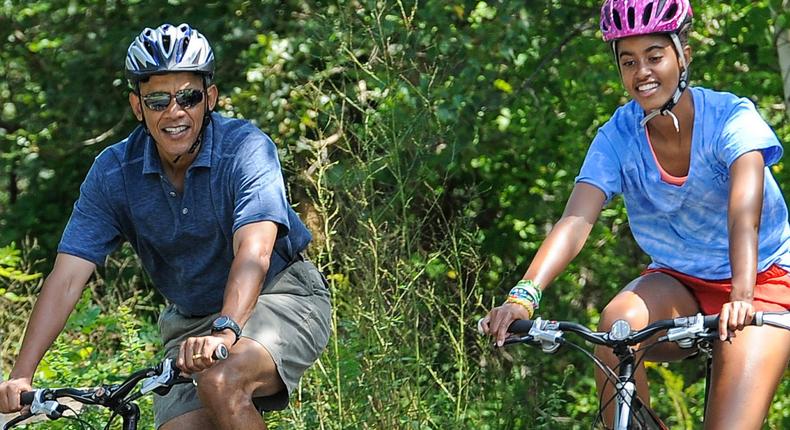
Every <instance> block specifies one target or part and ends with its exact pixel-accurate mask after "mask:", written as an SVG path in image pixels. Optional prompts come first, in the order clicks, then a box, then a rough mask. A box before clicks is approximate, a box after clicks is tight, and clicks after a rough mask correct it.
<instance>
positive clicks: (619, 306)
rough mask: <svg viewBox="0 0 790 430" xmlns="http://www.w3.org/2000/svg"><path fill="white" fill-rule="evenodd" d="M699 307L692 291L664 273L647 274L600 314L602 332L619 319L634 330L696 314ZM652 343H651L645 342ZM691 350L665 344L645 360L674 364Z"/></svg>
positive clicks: (629, 285)
mask: <svg viewBox="0 0 790 430" xmlns="http://www.w3.org/2000/svg"><path fill="white" fill-rule="evenodd" d="M697 312H699V305H698V304H697V301H696V299H695V298H694V296H693V295H692V294H691V292H689V290H688V289H687V288H686V287H685V286H683V284H681V283H680V282H678V281H677V280H676V279H675V278H673V277H671V276H669V275H667V274H664V273H658V272H654V273H648V274H646V275H643V276H640V277H639V278H636V279H634V280H633V281H631V282H630V283H629V284H628V285H626V286H625V288H623V289H622V290H621V291H620V292H619V293H618V294H617V295H616V296H615V297H614V298H613V299H612V301H611V302H609V304H608V305H606V308H605V309H604V310H603V313H602V314H601V321H600V323H599V325H598V328H599V330H608V329H609V328H610V327H611V325H612V324H613V323H614V322H615V321H617V320H618V319H624V320H626V321H628V323H629V324H630V325H631V328H632V329H634V330H638V329H641V328H643V327H645V326H647V325H648V324H650V323H651V322H654V321H658V320H662V319H670V318H677V317H680V316H689V315H694V314H696V313H697ZM646 343H650V340H648V341H646ZM691 352H693V351H692V350H682V349H680V348H679V347H677V345H674V344H670V343H665V344H662V345H659V346H657V347H655V348H651V349H650V351H649V353H648V354H647V357H646V359H647V360H650V361H673V360H678V359H681V358H684V357H686V356H688V355H689V354H690V353H691Z"/></svg>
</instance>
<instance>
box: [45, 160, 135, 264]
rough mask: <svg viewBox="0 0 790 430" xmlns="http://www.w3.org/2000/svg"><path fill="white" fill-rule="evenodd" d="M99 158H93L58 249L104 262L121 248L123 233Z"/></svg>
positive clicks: (61, 251)
mask: <svg viewBox="0 0 790 430" xmlns="http://www.w3.org/2000/svg"><path fill="white" fill-rule="evenodd" d="M100 164H101V163H100V162H99V159H98V158H97V160H96V161H94V163H93V166H91V169H90V170H89V171H88V175H87V176H86V177H85V181H83V183H82V185H81V186H80V195H79V198H78V199H77V201H76V203H74V210H73V211H72V212H71V217H70V218H69V221H68V223H67V224H66V228H65V230H64V231H63V236H62V237H61V240H60V244H59V245H58V252H60V253H64V254H70V255H74V256H77V257H80V258H83V259H86V260H88V261H91V262H93V263H94V264H96V265H97V266H101V265H103V264H104V261H105V259H106V258H107V256H108V255H109V254H110V253H111V252H112V251H114V250H115V248H117V247H118V245H119V244H120V242H121V239H122V236H121V233H120V228H119V224H118V220H117V217H116V216H115V213H114V211H113V210H112V204H111V202H110V201H109V199H108V198H107V196H108V194H107V193H106V192H105V190H106V184H105V183H104V179H105V178H104V175H102V173H101V172H102V171H103V170H104V169H103V168H102V167H100Z"/></svg>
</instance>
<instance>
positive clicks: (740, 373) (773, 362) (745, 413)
mask: <svg viewBox="0 0 790 430" xmlns="http://www.w3.org/2000/svg"><path fill="white" fill-rule="evenodd" d="M788 360H790V331H788V330H784V329H780V328H776V327H768V326H762V327H754V326H750V327H746V328H744V329H743V330H741V331H739V332H736V333H735V337H733V338H731V339H730V340H729V341H725V342H720V341H716V344H715V345H714V349H713V374H712V379H711V392H710V397H709V398H710V400H709V402H708V407H707V414H706V417H705V428H710V429H719V428H737V429H744V430H748V429H759V428H761V427H762V422H763V420H764V419H765V416H766V415H767V413H768V408H769V407H770V405H771V400H772V399H773V396H774V393H775V391H776V387H777V386H778V384H779V381H780V380H781V379H782V375H783V374H784V372H785V369H786V368H787V365H788Z"/></svg>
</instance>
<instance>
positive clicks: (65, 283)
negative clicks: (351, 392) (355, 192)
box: [0, 24, 330, 430]
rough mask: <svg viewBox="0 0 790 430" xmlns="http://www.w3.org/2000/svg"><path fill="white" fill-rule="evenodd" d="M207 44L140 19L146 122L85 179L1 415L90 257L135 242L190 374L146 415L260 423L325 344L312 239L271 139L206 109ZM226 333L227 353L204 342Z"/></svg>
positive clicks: (138, 94)
mask: <svg viewBox="0 0 790 430" xmlns="http://www.w3.org/2000/svg"><path fill="white" fill-rule="evenodd" d="M213 73H214V55H213V53H212V50H211V47H210V46H209V43H208V41H207V40H206V39H205V38H204V37H203V35H201V34H200V33H199V32H198V31H196V30H195V29H193V28H191V27H190V26H189V25H187V24H181V25H179V26H172V25H169V24H164V25H162V26H160V27H158V28H157V29H150V28H146V29H145V30H143V32H142V33H141V34H140V35H139V36H138V37H137V38H136V39H135V40H134V41H133V42H132V44H131V46H129V50H128V53H127V58H126V75H127V78H128V80H129V84H130V86H131V88H132V91H131V93H130V94H129V104H130V106H131V108H132V111H133V113H134V115H135V116H136V117H137V119H138V120H139V121H140V123H141V124H140V126H139V127H137V128H136V129H135V130H134V131H133V132H132V133H131V134H130V135H129V136H128V137H127V138H126V139H124V140H123V141H121V142H119V143H117V144H115V145H113V146H110V147H109V148H107V149H106V150H104V151H102V153H101V154H99V156H98V157H96V160H95V162H94V164H93V166H92V167H91V169H90V171H89V172H88V175H87V177H86V179H85V181H84V182H83V184H82V187H81V188H80V197H79V199H78V201H77V202H76V203H75V205H74V211H73V213H72V215H71V218H70V220H69V222H68V224H67V226H66V229H65V231H64V233H63V238H62V239H61V243H60V245H59V247H58V255H57V257H56V259H55V265H54V267H53V269H52V272H51V273H50V274H49V276H48V277H47V279H46V281H45V282H44V286H43V288H42V291H41V294H40V296H39V298H38V301H37V303H36V305H35V307H34V309H33V313H32V315H31V317H30V321H29V323H28V328H27V330H26V334H25V337H24V340H23V342H22V348H21V350H20V353H19V357H18V358H17V361H16V363H15V365H14V368H13V370H12V371H11V374H10V378H9V380H8V381H7V382H4V383H2V384H0V411H1V412H11V411H18V410H19V409H20V405H19V393H20V392H22V391H26V390H30V389H31V383H32V377H33V374H34V372H35V369H36V367H37V366H38V364H39V362H40V360H41V358H42V357H43V355H44V353H45V352H46V350H47V349H48V348H49V347H50V346H51V344H52V342H53V341H54V340H55V338H56V337H57V335H58V334H59V333H60V331H61V330H62V329H63V327H64V325H65V322H66V320H67V318H68V316H69V314H70V313H71V311H72V310H73V309H74V306H75V304H76V303H77V301H78V300H79V297H80V295H81V293H82V290H83V288H84V286H85V284H86V282H87V281H88V279H89V278H90V276H91V274H92V272H93V271H94V268H95V267H96V265H99V264H103V263H104V261H105V259H106V257H107V255H108V254H109V253H110V252H111V251H112V250H114V249H115V248H117V246H118V245H119V244H120V242H121V241H122V240H127V241H129V242H130V244H131V245H132V247H133V248H134V249H135V251H136V253H137V254H138V256H139V257H140V260H141V261H142V264H143V267H144V268H145V270H146V271H147V272H148V273H149V274H150V276H151V279H152V280H153V283H154V285H155V286H156V288H157V289H158V290H159V291H160V292H161V293H162V294H163V295H164V296H165V298H167V300H168V302H169V305H168V306H167V308H166V309H165V310H164V311H163V313H162V315H161V316H160V318H159V327H160V330H161V334H162V339H163V343H164V346H165V351H166V355H167V356H168V357H173V358H174V359H176V365H177V366H178V367H179V368H181V369H182V370H184V371H185V372H189V373H192V374H195V375H196V377H197V387H194V386H191V385H189V384H182V385H178V386H176V387H174V388H173V389H172V390H171V392H170V393H168V395H166V396H164V397H159V396H156V397H155V398H154V412H155V416H156V426H157V428H161V429H164V430H172V429H197V428H200V429H211V428H216V429H265V428H266V426H265V424H264V422H263V420H262V419H261V416H260V412H259V411H263V410H277V409H283V408H285V407H286V406H287V403H288V395H289V393H290V392H291V391H292V390H293V389H294V388H295V387H296V385H297V384H298V381H299V378H300V377H301V375H302V374H303V373H304V371H305V370H306V369H307V367H309V366H310V365H311V364H312V363H313V362H315V360H316V359H317V358H318V356H319V355H320V353H321V352H322V351H323V349H324V347H325V346H326V343H327V340H328V336H329V331H330V327H329V326H330V324H329V318H330V303H329V293H328V291H327V288H326V284H325V282H324V281H323V276H322V275H321V274H320V272H319V271H318V270H317V269H316V268H315V266H314V265H313V264H312V263H310V262H308V261H305V260H304V258H303V257H302V254H301V252H302V251H303V250H304V249H305V247H306V246H307V244H308V243H309V241H310V239H311V236H310V233H309V232H308V231H307V229H306V228H305V226H304V224H302V222H301V221H300V220H299V218H298V217H297V215H296V214H295V213H294V211H293V210H292V209H291V207H290V205H289V203H288V201H287V199H286V197H285V188H284V184H283V178H282V173H281V170H280V165H279V161H278V158H277V151H276V148H275V146H274V144H273V143H272V141H271V140H270V139H269V138H268V137H267V136H266V135H265V134H263V133H262V132H261V131H260V130H258V129H257V128H256V127H255V126H253V125H252V124H250V123H249V122H246V121H241V120H235V119H228V118H224V117H222V116H220V115H218V114H216V113H212V110H213V109H214V107H215V106H216V103H217V96H218V90H217V87H216V86H215V85H214V84H212V78H213ZM220 344H223V345H225V346H226V347H227V348H228V350H229V351H230V355H229V357H228V358H227V360H224V361H216V360H215V359H214V358H213V357H212V354H213V352H214V351H215V350H216V349H217V348H218V347H219V346H220Z"/></svg>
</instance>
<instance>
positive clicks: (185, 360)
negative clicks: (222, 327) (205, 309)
mask: <svg viewBox="0 0 790 430" xmlns="http://www.w3.org/2000/svg"><path fill="white" fill-rule="evenodd" d="M234 339H235V337H234V335H233V333H230V336H227V334H225V333H224V332H221V333H216V334H214V335H211V336H199V337H189V338H187V339H186V340H185V341H184V342H182V343H181V349H180V350H179V351H178V359H177V360H176V366H178V368H179V369H181V370H182V371H183V372H184V373H187V374H192V373H198V372H202V371H204V370H206V369H208V368H209V367H211V366H213V365H214V364H216V362H217V360H216V359H214V352H215V351H216V350H217V348H219V346H220V345H225V347H227V348H228V350H230V347H231V346H232V345H233V340H234Z"/></svg>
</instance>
